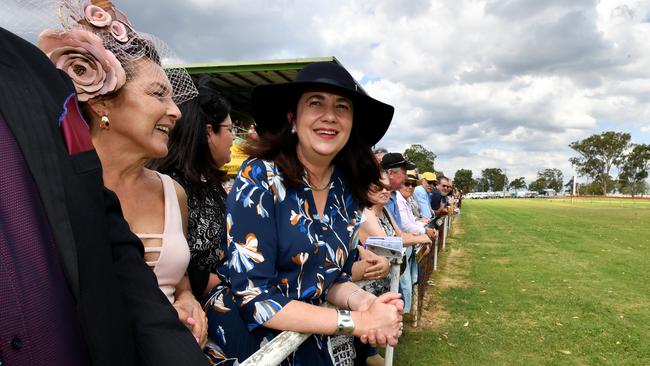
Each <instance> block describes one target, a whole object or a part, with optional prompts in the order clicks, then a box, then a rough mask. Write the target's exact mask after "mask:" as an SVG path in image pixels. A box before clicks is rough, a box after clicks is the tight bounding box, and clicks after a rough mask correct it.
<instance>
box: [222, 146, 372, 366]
mask: <svg viewBox="0 0 650 366" xmlns="http://www.w3.org/2000/svg"><path fill="white" fill-rule="evenodd" d="M283 181H284V179H283V176H282V174H281V172H279V170H278V168H277V167H276V166H275V164H274V163H272V162H268V161H264V160H260V159H249V160H247V161H246V162H244V164H243V165H242V167H241V169H240V172H239V174H238V176H237V178H236V179H235V183H234V185H233V188H232V190H231V192H230V195H229V196H228V216H227V225H226V227H227V238H228V249H227V252H228V259H229V270H230V282H231V285H232V290H233V294H234V295H235V302H236V303H237V305H238V307H239V311H240V314H241V315H242V318H243V319H244V322H245V323H246V324H248V328H249V330H250V331H251V332H252V333H253V334H255V335H257V337H258V340H259V341H260V342H261V341H263V340H264V339H267V340H268V339H270V338H272V337H273V335H274V334H277V333H276V332H274V331H271V330H269V329H267V328H265V327H263V326H262V325H263V323H265V322H266V321H268V320H269V319H271V318H272V317H273V316H274V315H275V314H276V313H277V312H278V311H280V310H281V309H282V308H283V307H284V306H285V305H286V304H287V303H288V302H289V301H291V300H301V301H305V302H309V303H311V304H315V305H320V304H321V303H322V302H324V301H325V297H326V295H327V290H328V289H329V288H330V287H331V286H332V285H333V284H334V283H337V282H345V281H349V280H350V273H351V271H352V264H353V262H354V260H355V259H356V253H357V251H356V250H355V249H356V242H357V240H356V238H357V237H358V233H357V232H358V228H359V225H360V224H361V222H362V221H363V216H362V215H361V214H360V212H359V211H358V204H357V202H356V201H355V200H354V199H353V198H352V195H351V194H350V193H349V192H348V191H347V189H346V181H345V177H344V176H342V175H341V174H340V172H339V171H338V170H337V169H334V172H333V173H332V181H331V185H330V190H329V193H328V197H327V201H326V204H325V209H324V210H323V214H322V217H321V216H319V215H318V213H317V210H316V206H315V203H314V198H313V195H312V191H311V188H309V185H308V184H306V183H305V184H303V185H301V186H300V187H297V188H289V187H285V185H284V183H283ZM328 343H329V342H328V340H327V337H324V336H319V335H315V336H312V337H310V338H309V339H308V340H307V341H306V342H305V343H304V344H303V346H301V347H300V348H299V349H298V351H296V353H294V355H293V356H292V357H290V359H288V360H286V361H285V363H283V364H288V365H299V364H310V365H319V364H322V365H331V364H332V361H331V358H330V356H329V347H328ZM318 360H320V361H318Z"/></svg>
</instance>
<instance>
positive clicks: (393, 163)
mask: <svg viewBox="0 0 650 366" xmlns="http://www.w3.org/2000/svg"><path fill="white" fill-rule="evenodd" d="M381 167H382V168H383V169H384V170H386V172H387V173H388V181H389V182H390V189H391V191H392V193H391V196H390V200H389V201H388V203H387V204H386V209H387V210H388V212H389V213H390V214H391V215H392V216H393V218H394V219H395V222H397V225H398V226H400V227H401V226H402V221H401V220H400V215H399V208H398V207H397V194H396V191H397V190H398V189H400V188H401V187H402V185H403V184H404V182H406V171H407V170H411V169H415V164H413V163H411V162H410V161H407V160H406V159H404V157H403V156H402V154H400V153H387V154H385V155H384V157H383V158H382V159H381Z"/></svg>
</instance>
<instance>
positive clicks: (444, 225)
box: [442, 215, 449, 252]
mask: <svg viewBox="0 0 650 366" xmlns="http://www.w3.org/2000/svg"><path fill="white" fill-rule="evenodd" d="M447 220H449V215H446V216H445V218H444V219H443V220H442V230H443V232H442V251H443V252H444V251H445V250H447Z"/></svg>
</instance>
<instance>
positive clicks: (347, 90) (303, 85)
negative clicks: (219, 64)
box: [251, 62, 395, 146]
mask: <svg viewBox="0 0 650 366" xmlns="http://www.w3.org/2000/svg"><path fill="white" fill-rule="evenodd" d="M321 88H322V89H323V90H324V91H332V92H336V93H340V94H341V95H343V96H345V97H346V98H348V99H350V100H351V101H352V110H353V117H352V126H353V127H352V128H353V129H357V130H359V131H360V133H359V136H361V138H362V139H363V140H364V141H366V142H367V143H368V146H373V145H375V144H376V143H378V142H379V140H381V138H382V137H383V136H384V134H385V133H386V131H387V130H388V127H389V126H390V122H391V120H392V119H393V113H394V112H395V108H393V107H392V106H390V105H388V104H386V103H382V102H380V101H378V100H376V99H374V98H371V97H370V96H368V95H367V94H365V93H363V92H362V91H360V90H358V88H357V84H356V82H355V81H354V78H353V77H352V75H350V73H348V72H347V70H345V68H343V67H342V66H341V65H339V64H337V63H335V62H315V63H313V64H309V65H307V66H305V68H303V69H302V70H300V72H298V74H297V75H296V79H295V80H294V81H293V82H290V83H285V84H267V85H258V86H257V87H255V88H254V89H253V93H252V95H251V103H252V107H253V108H252V109H253V118H255V124H256V125H257V128H256V129H257V132H258V133H259V134H263V133H264V132H277V131H279V130H280V129H281V128H282V127H283V126H285V125H288V124H289V121H288V120H287V112H288V111H290V110H295V108H296V105H297V103H298V99H299V98H300V96H301V95H302V94H303V93H304V92H305V91H308V90H319V89H321Z"/></svg>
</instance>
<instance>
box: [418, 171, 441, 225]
mask: <svg viewBox="0 0 650 366" xmlns="http://www.w3.org/2000/svg"><path fill="white" fill-rule="evenodd" d="M435 183H436V174H435V173H432V172H425V173H422V177H421V179H420V185H419V186H417V187H415V189H414V190H413V197H415V201H416V202H417V203H418V206H419V207H420V215H421V216H422V217H426V218H428V219H433V212H432V211H431V191H432V190H433V186H434V184H435Z"/></svg>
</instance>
